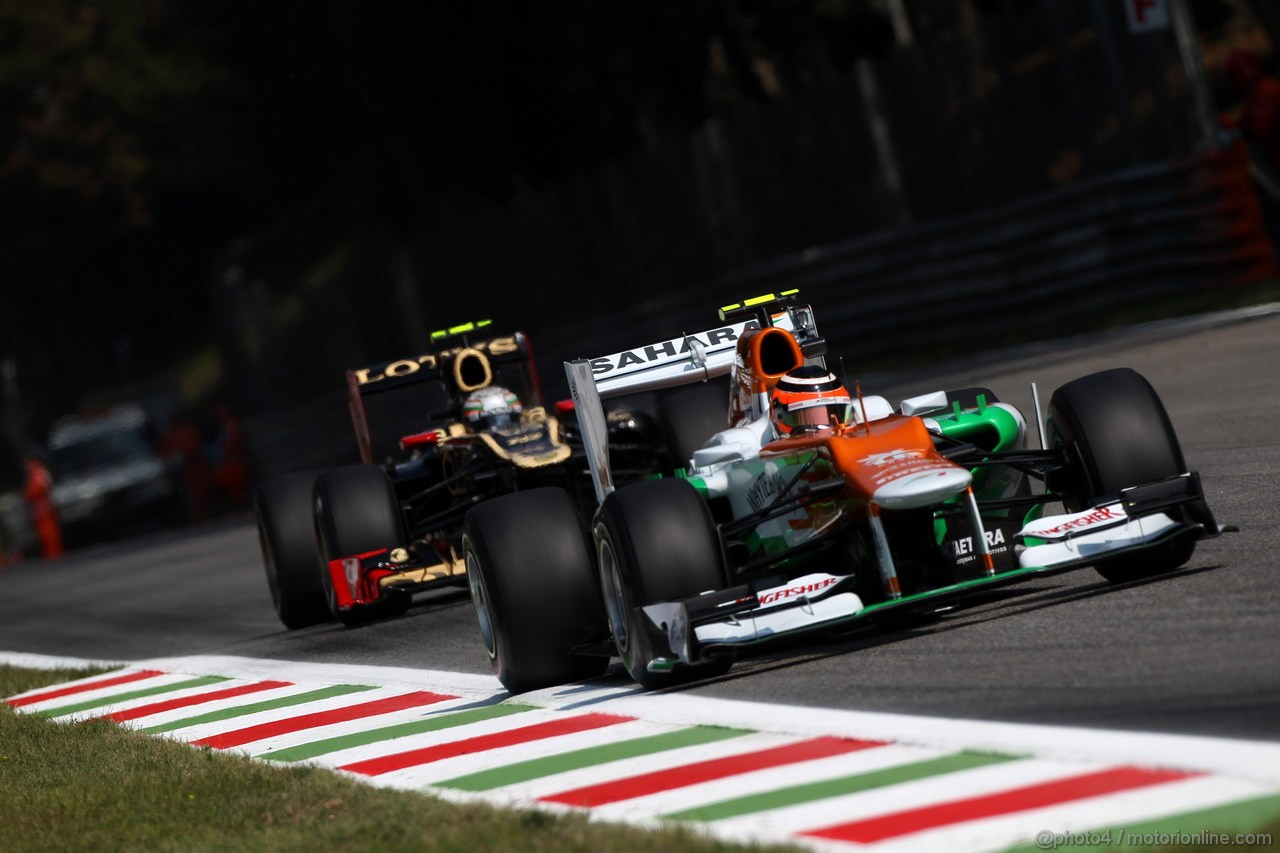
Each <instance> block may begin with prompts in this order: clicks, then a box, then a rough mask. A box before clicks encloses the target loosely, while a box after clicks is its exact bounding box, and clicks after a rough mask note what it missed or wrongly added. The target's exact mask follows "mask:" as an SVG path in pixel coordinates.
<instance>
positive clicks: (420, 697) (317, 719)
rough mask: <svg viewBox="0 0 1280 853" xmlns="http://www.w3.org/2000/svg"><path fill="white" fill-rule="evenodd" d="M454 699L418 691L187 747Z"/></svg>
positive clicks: (233, 742) (227, 744) (225, 745)
mask: <svg viewBox="0 0 1280 853" xmlns="http://www.w3.org/2000/svg"><path fill="white" fill-rule="evenodd" d="M456 698H457V697H456V696H444V695H442V694H440V693H431V692H428V691H426V690H419V691H417V692H414V693H406V694H404V695H402V696H391V697H388V698H386V699H378V700H376V701H374V702H363V703H361V704H358V705H348V706H346V707H344V708H334V709H332V710H329V711H316V712H314V713H311V714H303V715H301V716H298V717H290V718H288V719H286V720H274V721H272V722H270V723H259V724H258V725H256V726H246V727H245V728H243V729H236V730H235V731H230V732H223V733H222V734H217V735H211V736H209V737H206V738H201V739H200V740H193V741H192V742H191V745H192V746H211V747H213V748H214V749H230V748H231V747H233V746H241V745H242V744H246V743H252V742H253V741H255V740H263V739H265V738H269V737H277V736H279V735H284V734H289V733H290V732H300V731H303V730H304V729H314V728H317V727H319V726H328V725H332V724H333V723H345V722H349V721H351V720H361V719H364V718H365V717H376V716H377V715H379V714H390V713H392V712H393V711H403V710H405V709H406V708H420V707H422V706H423V705H434V704H435V703H436V702H444V701H447V700H449V699H456Z"/></svg>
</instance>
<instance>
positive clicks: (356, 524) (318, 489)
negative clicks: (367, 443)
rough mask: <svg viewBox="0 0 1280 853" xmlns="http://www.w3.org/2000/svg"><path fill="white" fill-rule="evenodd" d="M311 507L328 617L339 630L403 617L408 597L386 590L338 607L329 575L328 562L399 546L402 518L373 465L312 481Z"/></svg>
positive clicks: (384, 478) (331, 472)
mask: <svg viewBox="0 0 1280 853" xmlns="http://www.w3.org/2000/svg"><path fill="white" fill-rule="evenodd" d="M314 507H315V527H314V533H313V536H314V539H315V543H316V546H315V547H316V549H317V550H318V551H319V553H320V559H321V560H323V564H322V566H321V572H320V581H321V585H322V586H323V588H324V592H325V599H326V601H327V602H328V606H329V610H330V612H332V614H333V617H334V618H335V619H337V620H338V621H339V622H341V623H343V624H344V625H357V624H360V623H363V622H367V621H369V620H371V619H378V618H383V617H387V616H398V615H399V614H401V613H404V612H405V610H407V609H408V607H409V599H410V596H409V595H407V594H405V593H403V592H400V591H395V590H386V589H383V590H382V591H381V596H380V598H379V600H378V601H376V602H374V603H371V604H356V605H353V606H351V607H345V608H344V607H340V606H339V604H338V597H337V594H336V592H335V590H334V588H333V578H332V576H331V575H330V574H329V561H330V560H336V559H339V558H340V557H351V556H354V555H356V554H363V553H366V552H369V551H376V550H378V549H380V548H386V549H388V550H391V549H394V548H400V547H403V546H404V543H405V541H406V540H407V538H408V537H407V536H406V535H405V532H404V516H403V513H402V512H401V510H400V501H399V500H398V499H397V498H396V493H395V489H394V488H393V487H392V485H391V480H390V479H388V477H387V474H386V472H385V471H383V470H382V469H381V468H380V467H378V466H377V465H346V466H344V467H342V468H334V469H331V470H329V471H325V472H323V473H321V474H320V475H319V476H318V477H316V482H315V491H314Z"/></svg>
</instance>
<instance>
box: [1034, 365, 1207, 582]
mask: <svg viewBox="0 0 1280 853" xmlns="http://www.w3.org/2000/svg"><path fill="white" fill-rule="evenodd" d="M1049 431H1050V436H1051V440H1052V442H1053V443H1054V444H1055V445H1060V446H1061V447H1063V448H1064V449H1065V450H1066V453H1067V457H1068V459H1069V460H1070V461H1071V463H1072V467H1073V469H1074V472H1075V475H1074V478H1073V482H1072V483H1071V486H1070V492H1071V493H1070V495H1068V497H1067V498H1066V499H1065V500H1064V501H1063V503H1064V504H1065V505H1066V508H1067V509H1068V510H1069V511H1072V512H1079V511H1081V510H1084V509H1087V508H1089V507H1091V506H1096V505H1097V504H1098V503H1099V502H1101V501H1105V500H1108V499H1112V498H1115V497H1117V496H1119V494H1120V491H1121V490H1122V489H1126V488H1129V487H1130V486H1137V485H1141V484H1143V483H1150V482H1154V481H1156V480H1163V479H1165V478H1168V477H1175V476H1177V475H1179V474H1182V473H1185V472H1186V470H1187V467H1186V462H1185V461H1184V460H1183V456H1182V447H1181V445H1180V444H1179V443H1178V436H1177V433H1175V432H1174V429H1173V423H1172V422H1171V421H1170V420H1169V415H1168V413H1167V412H1166V411H1165V408H1164V404H1163V403H1162V402H1161V401H1160V397H1159V395H1158V394H1157V393H1156V391H1155V389H1154V388H1152V387H1151V383H1149V382H1148V381H1147V380H1146V379H1145V378H1144V377H1143V376H1142V375H1141V374H1140V373H1138V372H1137V371H1135V370H1132V369H1130V368H1127V367H1119V368H1115V369H1113V370H1104V371H1102V372H1101V373H1092V374H1090V375H1088V376H1082V377H1081V378H1079V379H1075V380H1073V381H1071V382H1068V383H1067V384H1066V385H1063V386H1062V387H1061V388H1059V389H1058V390H1057V391H1055V392H1054V394H1053V398H1052V400H1051V401H1050V403H1049ZM1195 547H1196V543H1195V540H1194V539H1193V538H1192V537H1190V536H1186V535H1184V536H1180V537H1178V538H1176V539H1173V540H1172V541H1169V542H1166V543H1164V544H1162V545H1159V546H1157V547H1155V548H1153V549H1151V550H1149V551H1144V552H1141V553H1133V554H1126V555H1123V556H1120V557H1114V558H1111V559H1107V560H1100V561H1099V562H1098V563H1096V564H1095V566H1094V568H1096V569H1097V570H1098V573H1099V574H1100V575H1102V576H1103V577H1104V578H1106V579H1107V580H1109V581H1111V582H1112V583H1123V582H1125V581H1132V580H1139V579H1141V578H1148V577H1152V576H1154V575H1158V574H1163V573H1165V572H1171V571H1173V570H1174V569H1176V568H1178V567H1179V566H1181V565H1182V564H1183V563H1185V562H1187V560H1189V559H1191V555H1192V553H1193V552H1194V551H1195Z"/></svg>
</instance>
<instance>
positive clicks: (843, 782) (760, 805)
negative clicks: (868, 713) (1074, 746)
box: [662, 752, 1018, 821]
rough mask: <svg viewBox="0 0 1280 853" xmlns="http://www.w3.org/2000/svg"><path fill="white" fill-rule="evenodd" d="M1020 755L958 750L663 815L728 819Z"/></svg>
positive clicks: (685, 817) (686, 818)
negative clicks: (953, 752)
mask: <svg viewBox="0 0 1280 853" xmlns="http://www.w3.org/2000/svg"><path fill="white" fill-rule="evenodd" d="M1017 758H1018V756H1015V755H999V754H996V753H989V752H958V753H956V754H954V755H944V756H942V757H940V758H933V759H929V760H928V761H916V762H912V763H911V764H902V765H899V766H897V767H888V768H885V769H883V770H871V771H868V772H866V773H856V774H853V775H851V776H843V777H841V778H838V779H828V780H826V781H823V782H809V783H806V784H803V785H792V786H791V787H787V788H777V789H775V790H772V791H766V792H764V793H760V794H752V795H750V796H745V797H735V798H733V799H731V800H722V801H720V802H718V803H708V804H707V805H705V806H699V807H697V808H692V809H687V810H684V811H678V812H669V813H667V814H664V815H662V817H663V818H668V819H671V820H703V821H711V820H725V819H726V818H731V817H738V816H739V815H745V814H754V813H756V812H763V811H769V810H771V809H781V808H786V807H787V806H794V805H799V804H801V803H811V802H814V801H815V800H824V799H827V798H829V797H839V796H842V795H845V794H857V793H859V792H861V791H870V790H873V789H875V788H884V787H887V786H889V785H900V784H902V783H904V782H914V781H916V780H917V779H927V778H929V777H930V776H941V775H943V774H945V773H956V772H959V771H961V770H972V769H974V768H976V767H986V766H987V765H989V764H1000V763H1002V762H1005V761H1014V760H1016V759H1017Z"/></svg>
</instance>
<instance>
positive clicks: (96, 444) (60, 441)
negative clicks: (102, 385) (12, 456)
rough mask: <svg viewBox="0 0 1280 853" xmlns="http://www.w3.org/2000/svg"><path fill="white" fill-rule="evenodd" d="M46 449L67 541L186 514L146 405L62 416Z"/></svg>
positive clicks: (120, 531) (106, 535) (172, 520)
mask: <svg viewBox="0 0 1280 853" xmlns="http://www.w3.org/2000/svg"><path fill="white" fill-rule="evenodd" d="M48 452H49V471H50V473H51V474H52V475H53V491H52V493H51V499H52V501H53V505H54V508H55V509H56V510H57V513H58V521H59V523H60V524H61V525H62V532H63V537H64V539H66V540H67V542H68V544H71V545H83V544H86V543H89V542H93V541H96V540H99V539H109V538H113V537H115V536H117V535H120V534H123V533H130V532H135V531H141V530H149V529H154V528H157V527H163V526H167V525H169V524H172V523H175V522H177V521H178V520H180V519H181V518H182V516H183V509H184V508H183V504H182V493H181V490H180V489H179V487H178V484H177V481H176V477H175V474H176V472H175V471H173V470H171V468H170V466H168V465H166V463H165V461H164V459H162V458H161V457H160V455H159V453H157V452H156V447H155V440H154V435H153V431H152V429H151V425H150V422H149V420H148V418H147V414H146V412H145V411H144V410H143V408H142V407H141V406H137V405H118V406H112V407H110V408H107V409H104V410H102V411H100V412H94V413H89V414H81V415H72V416H67V417H64V418H61V419H59V420H58V421H57V422H56V423H54V425H53V427H52V428H51V429H50V431H49V441H48Z"/></svg>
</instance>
